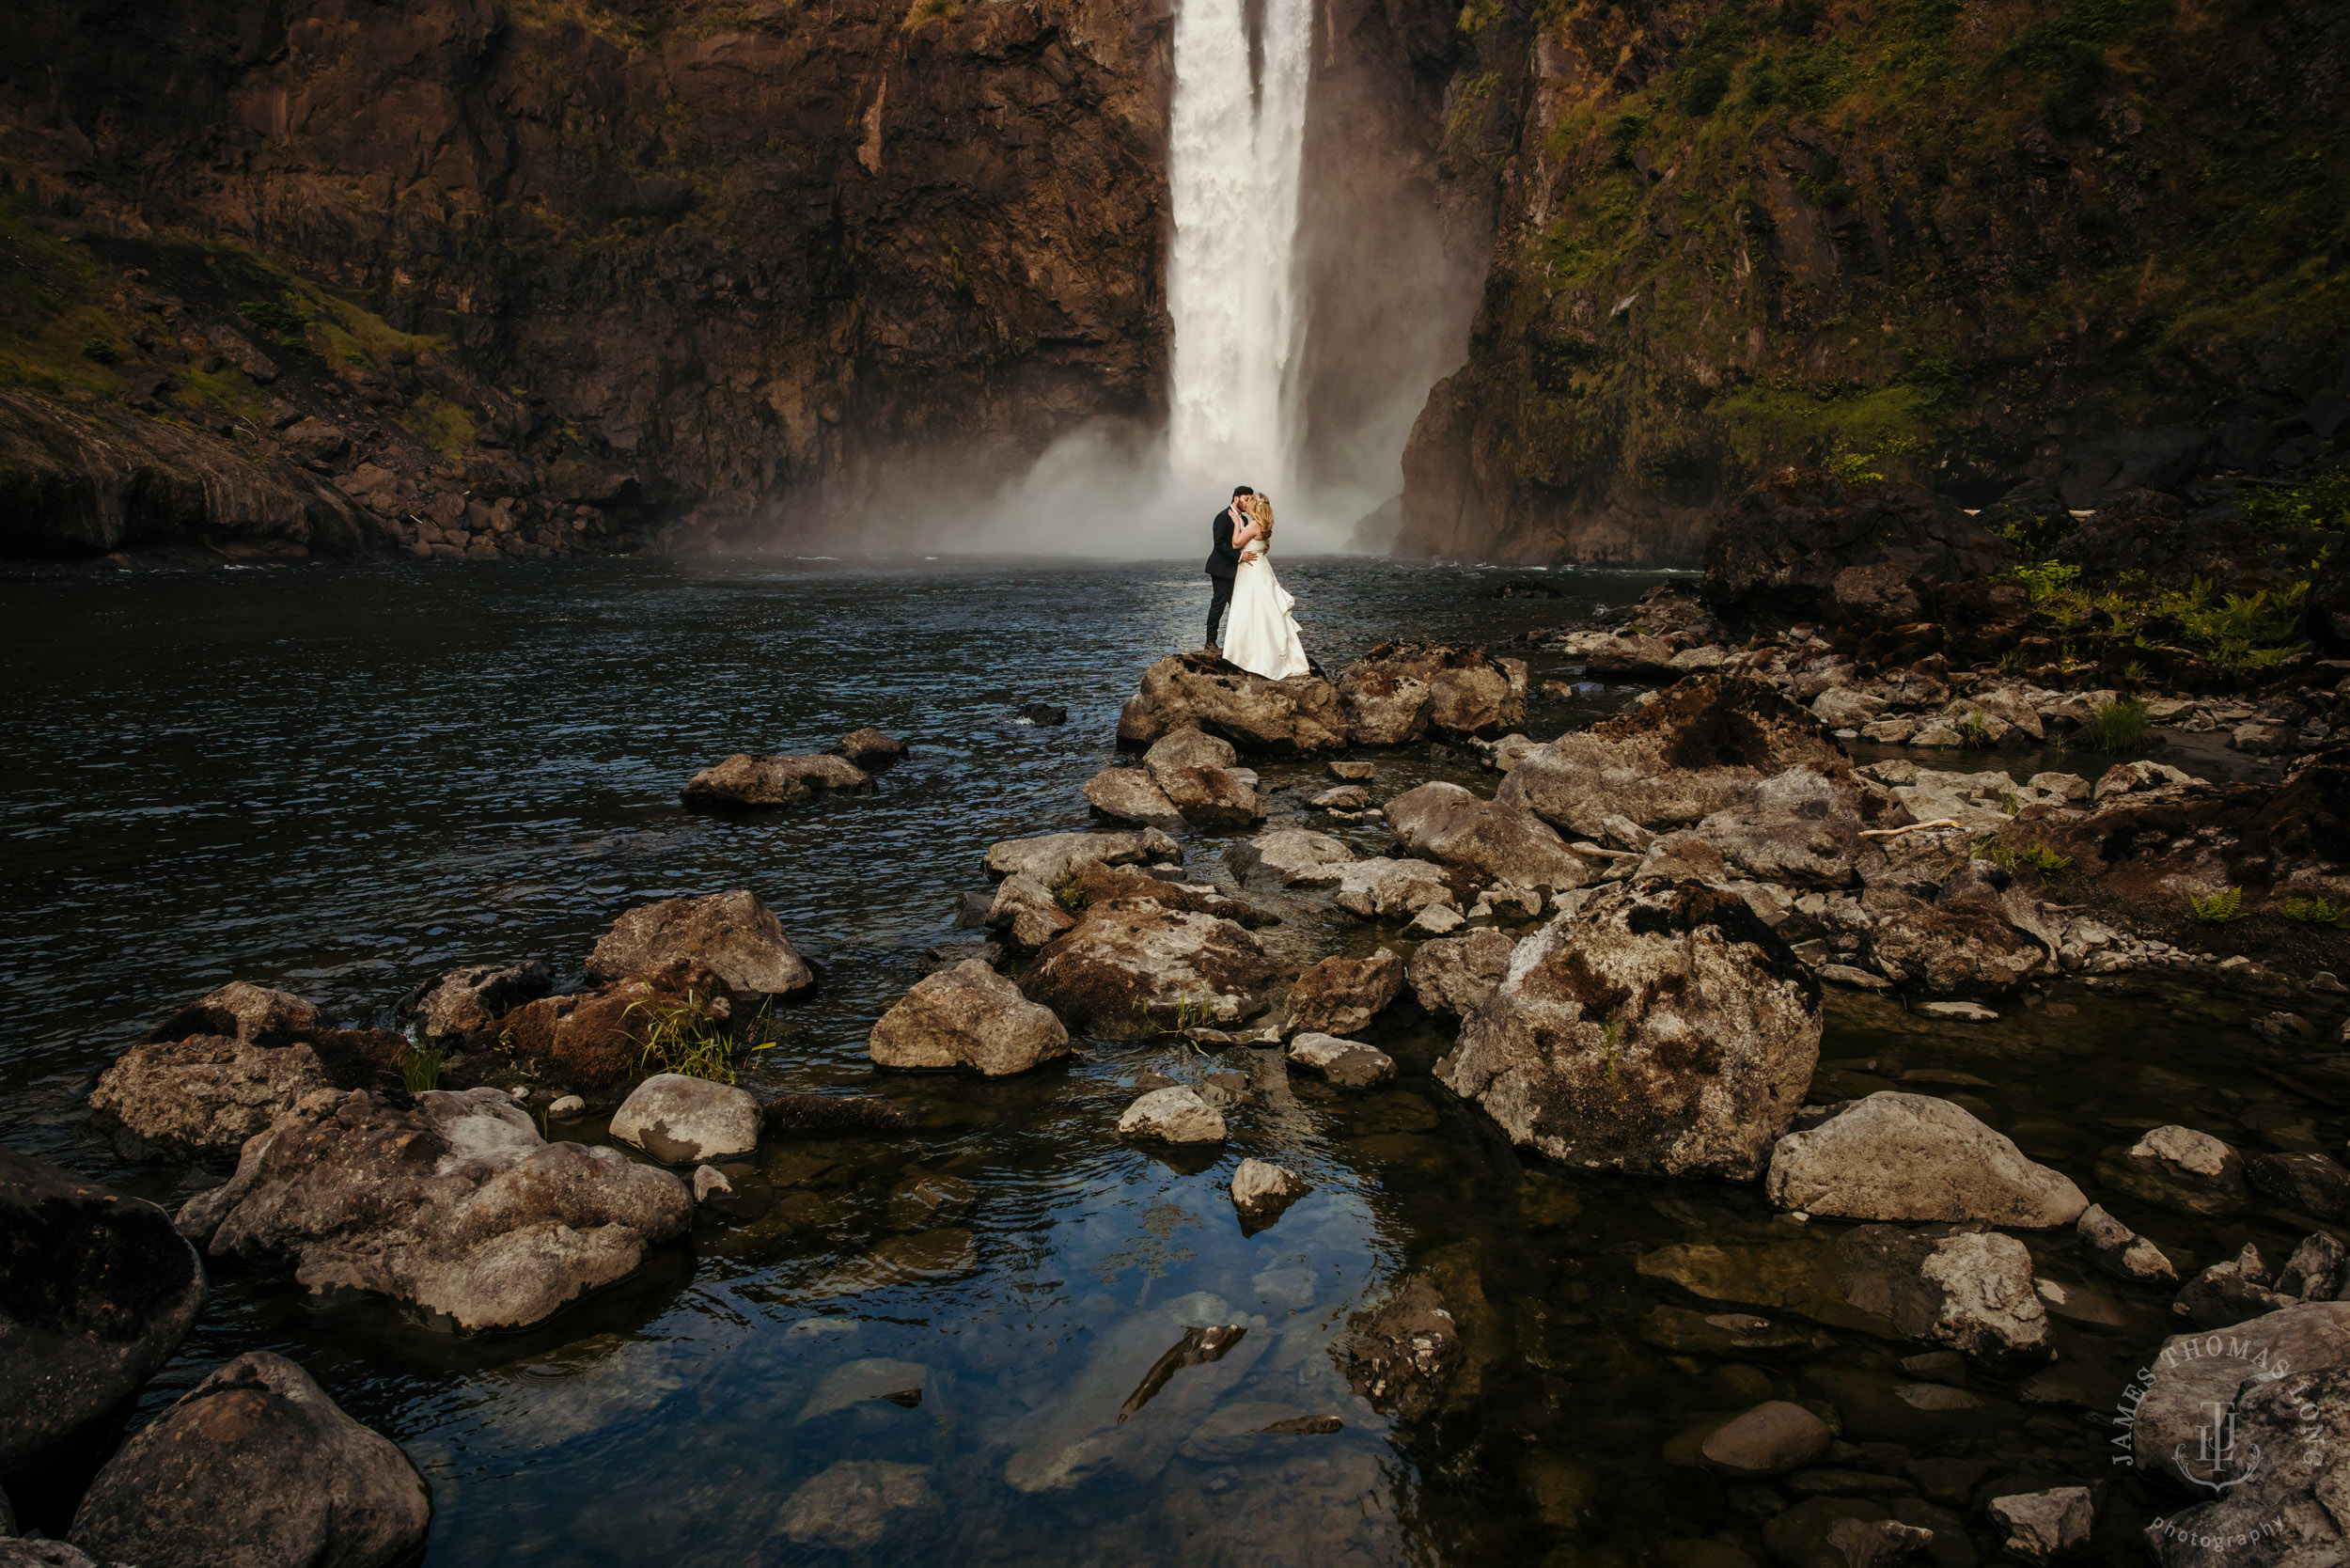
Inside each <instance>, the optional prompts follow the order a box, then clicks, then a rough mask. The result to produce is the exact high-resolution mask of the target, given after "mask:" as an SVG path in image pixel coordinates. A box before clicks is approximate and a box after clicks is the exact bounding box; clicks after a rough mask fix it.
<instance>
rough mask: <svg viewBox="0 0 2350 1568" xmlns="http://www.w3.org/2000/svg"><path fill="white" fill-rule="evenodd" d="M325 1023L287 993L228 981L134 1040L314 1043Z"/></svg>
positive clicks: (313, 1010)
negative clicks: (197, 1038)
mask: <svg viewBox="0 0 2350 1568" xmlns="http://www.w3.org/2000/svg"><path fill="white" fill-rule="evenodd" d="M324 1027H326V1021H325V1020H324V1019H323V1018H321V1017H320V1016H319V1010H318V1009H317V1008H315V1007H312V1006H311V1005H310V1004H309V1003H308V1002H305V1001H304V1000H303V999H302V998H301V997H299V996H295V995H294V994H293V993H291V992H290V991H273V990H271V989H269V988H268V987H267V986H260V985H251V984H248V983H246V982H245V981H243V980H230V981H229V982H228V983H227V985H224V986H221V987H219V988H218V989H216V990H213V991H209V992H206V993H205V994H204V995H203V996H199V997H197V998H196V1000H195V1001H193V1002H190V1003H189V1004H188V1005H187V1006H186V1007H183V1008H181V1009H180V1011H178V1012H175V1013H173V1014H172V1015H171V1016H170V1017H169V1018H166V1019H164V1021H163V1022H162V1023H161V1024H158V1025H157V1026H155V1027H153V1028H151V1029H149V1030H148V1031H147V1032H146V1033H145V1034H143V1035H141V1036H139V1040H138V1043H140V1044H142V1045H147V1044H155V1043H163V1042H165V1041H173V1040H186V1039H188V1038H190V1037H191V1036H194V1035H199V1034H201V1035H226V1036H227V1038H229V1039H231V1040H236V1041H241V1042H243V1043H245V1044H247V1045H291V1044H293V1043H296V1042H298V1041H305V1040H313V1039H316V1038H317V1036H318V1033H319V1031H320V1030H321V1029H322V1028H324Z"/></svg>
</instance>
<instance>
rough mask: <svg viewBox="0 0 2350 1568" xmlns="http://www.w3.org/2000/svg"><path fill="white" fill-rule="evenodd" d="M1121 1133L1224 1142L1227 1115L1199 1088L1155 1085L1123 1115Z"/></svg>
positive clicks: (1178, 1140)
mask: <svg viewBox="0 0 2350 1568" xmlns="http://www.w3.org/2000/svg"><path fill="white" fill-rule="evenodd" d="M1118 1136H1119V1137H1139V1138H1149V1139H1152V1140H1153V1141H1155V1142H1159V1143H1221V1142H1223V1141H1224V1136H1225V1135H1224V1118H1223V1117H1222V1116H1220V1115H1218V1114H1217V1113H1216V1110H1215V1107H1214V1106H1213V1105H1209V1104H1208V1103H1207V1102H1206V1101H1205V1100H1202V1099H1200V1098H1199V1094H1198V1092H1197V1091H1196V1090H1189V1089H1184V1088H1182V1087H1180V1086H1179V1087H1177V1088H1174V1089H1154V1090H1151V1092H1150V1093H1148V1094H1145V1095H1144V1096H1142V1098H1140V1099H1139V1100H1136V1102H1135V1103H1134V1104H1133V1105H1128V1106H1127V1107H1126V1110H1125V1113H1124V1114H1123V1115H1121V1116H1120V1117H1119V1119H1118Z"/></svg>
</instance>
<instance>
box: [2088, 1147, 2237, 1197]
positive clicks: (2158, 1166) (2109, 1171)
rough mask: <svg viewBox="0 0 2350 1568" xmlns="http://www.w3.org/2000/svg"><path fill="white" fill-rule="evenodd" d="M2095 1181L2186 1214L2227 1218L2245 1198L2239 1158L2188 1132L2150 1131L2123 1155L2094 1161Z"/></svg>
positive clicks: (2235, 1153)
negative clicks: (2095, 1166)
mask: <svg viewBox="0 0 2350 1568" xmlns="http://www.w3.org/2000/svg"><path fill="white" fill-rule="evenodd" d="M2097 1179H2098V1180H2099V1181H2101V1182H2104V1183H2106V1184H2107V1185H2110V1186H2113V1187H2116V1188H2118V1189H2120V1190H2121V1191H2122V1192H2124V1193H2126V1194H2128V1195H2129V1196H2130V1197H2132V1198H2137V1199H2140V1200H2144V1201H2146V1202H2148V1203H2153V1204H2156V1205H2158V1206H2159V1207H2162V1208H2166V1209H2173V1210H2178V1211H2181V1212H2183V1213H2186V1214H2196V1215H2228V1214H2233V1213H2235V1212H2236V1211H2237V1210H2239V1209H2241V1208H2243V1207H2244V1205H2245V1201H2246V1200H2247V1198H2248V1196H2249V1195H2248V1191H2247V1188H2246V1184H2245V1178H2244V1158H2243V1156H2242V1155H2240V1154H2238V1153H2237V1152H2235V1151H2234V1150H2233V1149H2231V1148H2229V1147H2228V1146H2227V1145H2226V1144H2224V1143H2222V1142H2220V1141H2219V1140H2218V1139H2217V1138H2216V1137H2212V1136H2211V1135H2210V1134H2209V1133H2199V1132H2197V1131H2196V1130H2195V1129H2194V1128H2192V1127H2177V1126H2172V1127H2156V1128H2155V1129H2154V1131H2152V1132H2150V1133H2148V1134H2147V1135H2146V1136H2145V1137H2141V1138H2139V1140H2138V1142H2137V1143H2135V1144H2134V1145H2132V1146H2131V1147H2130V1148H2129V1149H2128V1150H2127V1151H2126V1152H2123V1153H2121V1154H2118V1155H2108V1156H2107V1158H2105V1159H2102V1160H2100V1161H2098V1162H2097Z"/></svg>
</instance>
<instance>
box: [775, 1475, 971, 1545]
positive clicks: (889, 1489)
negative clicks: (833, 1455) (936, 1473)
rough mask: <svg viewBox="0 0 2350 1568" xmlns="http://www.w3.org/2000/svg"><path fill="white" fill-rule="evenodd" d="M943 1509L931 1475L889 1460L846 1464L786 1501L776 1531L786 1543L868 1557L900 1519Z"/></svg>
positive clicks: (799, 1490) (812, 1481)
mask: <svg viewBox="0 0 2350 1568" xmlns="http://www.w3.org/2000/svg"><path fill="white" fill-rule="evenodd" d="M938 1507H939V1500H938V1494H937V1493H936V1492H933V1491H932V1490H931V1482H930V1471H929V1470H928V1469H927V1468H926V1467H925V1466H920V1465H901V1464H898V1463H897V1462H896V1461H894V1460H888V1459H843V1460H841V1461H839V1462H838V1463H837V1464H835V1465H834V1466H831V1467H830V1468H829V1469H827V1470H825V1471H824V1472H823V1474H822V1475H819V1476H817V1477H815V1478H814V1479H813V1480H810V1481H807V1482H803V1483H802V1484H801V1486H800V1488H799V1489H798V1490H797V1491H795V1492H793V1493H792V1494H791V1497H788V1498H786V1499H785V1500H784V1505H783V1514H782V1517H781V1518H780V1519H779V1520H778V1521H777V1525H776V1528H777V1529H779V1530H780V1532H781V1533H782V1535H783V1538H784V1539H785V1540H787V1541H791V1542H795V1543H797V1544H800V1545H804V1546H824V1547H829V1548H831V1549H832V1550H834V1551H841V1552H864V1551H870V1550H871V1549H872V1548H873V1547H875V1546H877V1545H879V1544H881V1541H882V1538H883V1537H884V1536H885V1535H887V1534H888V1533H889V1528H890V1526H891V1525H892V1524H893V1523H895V1522H896V1521H897V1519H898V1518H899V1517H900V1516H901V1515H905V1514H918V1513H932V1512H934V1511H935V1510H936V1509H937V1508H938Z"/></svg>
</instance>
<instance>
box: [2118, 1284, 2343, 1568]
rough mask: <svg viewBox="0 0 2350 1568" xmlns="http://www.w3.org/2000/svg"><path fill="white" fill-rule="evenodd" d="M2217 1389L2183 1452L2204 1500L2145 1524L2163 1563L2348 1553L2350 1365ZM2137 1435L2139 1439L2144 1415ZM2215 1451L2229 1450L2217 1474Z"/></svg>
mask: <svg viewBox="0 0 2350 1568" xmlns="http://www.w3.org/2000/svg"><path fill="white" fill-rule="evenodd" d="M2261 1321H2263V1322H2265V1321H2267V1320H2265V1319H2264V1320H2261ZM2215 1392H2216V1394H2217V1397H2216V1399H2215V1401H2214V1403H2213V1404H2212V1405H2210V1406H2207V1407H2206V1408H2205V1409H2204V1410H2202V1411H2201V1412H2199V1416H2200V1424H2199V1425H2198V1426H2197V1428H2196V1429H2194V1430H2193V1431H2190V1432H2188V1433H2186V1434H2184V1435H2182V1437H2181V1439H2180V1443H2179V1447H2178V1449H2177V1450H2176V1451H2177V1453H2178V1455H2179V1456H2180V1458H2181V1459H2182V1460H2183V1461H2184V1462H2186V1464H2189V1465H2192V1466H2194V1467H2195V1469H2196V1470H2198V1471H2200V1472H2201V1474H2199V1475H2198V1476H2197V1480H2198V1481H2199V1482H2201V1488H2200V1489H2199V1490H2198V1491H2197V1492H2196V1493H2195V1496H2196V1497H2197V1498H2198V1499H2199V1500H2198V1502H2197V1503H2196V1504H2195V1505H2194V1506H2192V1507H2188V1508H2184V1509H2181V1510H2180V1511H2178V1512H2177V1513H2171V1514H2170V1515H2169V1516H2168V1517H2165V1518H2160V1519H2157V1520H2155V1521H2154V1523H2152V1524H2150V1525H2148V1526H2147V1527H2146V1533H2145V1541H2146V1545H2147V1547H2148V1549H2149V1550H2150V1551H2151V1552H2152V1553H2153V1555H2154V1561H2155V1562H2156V1563H2157V1564H2159V1565H2160V1568H2303V1565H2306V1564H2315V1563H2333V1562H2340V1561H2342V1560H2343V1558H2344V1556H2345V1555H2350V1528H2345V1526H2346V1525H2350V1496H2346V1495H2345V1490H2344V1481H2345V1479H2350V1478H2345V1477H2344V1475H2343V1473H2342V1450H2343V1446H2344V1445H2345V1444H2346V1443H2350V1370H2344V1369H2342V1368H2339V1367H2335V1368H2329V1369H2326V1370H2325V1371H2317V1372H2312V1371H2310V1370H2309V1369H2307V1368H2306V1367H2305V1366H2298V1365H2296V1366H2295V1367H2294V1369H2293V1371H2292V1373H2291V1375H2289V1376H2275V1377H2255V1378H2252V1379H2249V1380H2248V1381H2246V1382H2245V1383H2243V1384H2241V1385H2238V1386H2237V1387H2235V1388H2232V1389H2229V1390H2227V1391H2226V1392H2225V1393H2217V1390H2215ZM2144 1432H2145V1427H2144V1424H2143V1417H2142V1416H2141V1417H2140V1424H2139V1435H2140V1438H2141V1441H2142V1439H2143V1435H2144ZM2205 1433H2209V1434H2211V1435H2212V1440H2206V1439H2205V1437H2204V1434H2205ZM2215 1449H2216V1450H2218V1451H2219V1452H2220V1453H2221V1454H2222V1455H2223V1456H2224V1458H2223V1465H2222V1467H2221V1468H2220V1470H2219V1471H2218V1473H2217V1474H2216V1475H2215V1474H2213V1473H2212V1471H2211V1467H2210V1466H2208V1465H2205V1464H2203V1463H2202V1461H2201V1457H2200V1455H2201V1454H2202V1453H2207V1452H2209V1451H2211V1450H2215Z"/></svg>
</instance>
